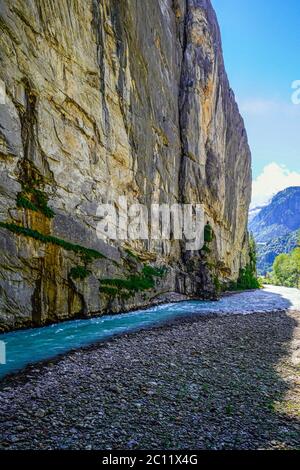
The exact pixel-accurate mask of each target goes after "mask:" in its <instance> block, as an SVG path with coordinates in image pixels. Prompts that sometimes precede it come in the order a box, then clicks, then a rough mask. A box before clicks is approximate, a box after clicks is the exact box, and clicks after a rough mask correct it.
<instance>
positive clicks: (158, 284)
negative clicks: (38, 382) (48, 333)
mask: <svg viewBox="0 0 300 470" xmlns="http://www.w3.org/2000/svg"><path fill="white" fill-rule="evenodd" d="M0 60H1V68H0V79H1V80H2V82H4V83H5V87H6V102H5V104H0V166H1V179H0V250H1V251H0V319H1V326H0V328H1V329H2V330H5V329H11V328H17V327H20V326H29V325H37V324H44V323H47V322H51V321H57V320H62V319H66V318H74V317H76V316H88V315H95V314H99V313H103V312H106V311H118V310H123V309H125V308H133V307H136V306H140V305H147V304H149V303H150V302H151V301H152V299H153V298H154V297H155V296H156V295H158V294H160V293H161V292H171V291H177V292H180V293H185V294H189V295H211V294H212V293H213V291H214V283H216V280H217V279H218V280H221V281H224V282H226V281H229V280H234V279H236V278H237V277H238V273H239V270H240V268H241V266H244V265H245V264H246V263H247V260H248V237H247V213H248V207H249V202H250V192H251V189H250V188H251V161H250V160H251V158H250V151H249V147H248V144H247V136H246V132H245V129H244V125H243V121H242V118H241V117H240V115H239V111H238V108H237V105H236V103H235V100H234V96H233V93H232V91H231V89H230V87H229V84H228V80H227V76H226V73H225V69H224V64H223V58H222V49H221V40H220V33H219V28H218V24H217V20H216V16H215V13H214V11H213V9H212V6H211V4H210V1H208V0H145V1H139V2H136V1H134V0H123V1H119V0H85V1H83V0H72V1H71V0H63V1H58V0H51V1H49V0H32V1H31V2H24V1H23V0H2V1H1V3H0ZM119 196H126V197H127V199H128V204H129V205H130V204H131V203H137V202H139V203H142V204H146V205H147V206H148V207H149V206H150V204H153V203H157V204H162V203H168V204H173V203H202V204H203V206H204V208H205V211H206V215H207V218H208V219H209V220H210V223H211V225H212V227H213V230H214V233H215V238H214V240H213V242H212V243H211V246H210V253H207V252H205V253H204V252H203V251H202V252H185V251H184V247H183V245H182V244H181V243H179V242H178V241H174V240H171V241H169V240H156V241H153V240H152V241H130V242H122V241H115V242H113V241H103V240H100V239H99V238H98V237H97V235H96V226H97V223H98V222H99V218H98V217H97V207H98V205H99V204H100V203H107V202H113V203H114V204H116V205H117V204H118V198H119ZM85 248H86V249H85ZM89 250H94V251H89ZM162 264H163V265H164V266H166V267H167V271H166V272H165V273H164V275H163V276H161V272H160V271H159V270H157V269H156V268H155V269H154V270H153V272H152V274H151V273H150V274H149V273H148V274H147V275H145V269H146V271H147V269H148V271H149V266H150V265H151V266H160V265H162ZM153 273H154V274H153ZM132 276H137V277H139V279H138V280H137V279H132ZM103 278H106V279H110V282H108V283H106V284H105V282H102V285H103V284H105V285H104V288H102V289H101V288H100V291H99V279H103ZM118 279H123V280H124V279H125V281H124V282H125V283H124V282H123V284H122V282H121V283H120V282H119V283H118V282H117V280H118ZM141 279H142V280H143V281H145V279H146V281H147V282H148V284H147V283H146V288H145V289H143V286H142V287H141V288H136V289H132V285H131V284H132V283H133V284H134V283H135V282H137V283H138V284H139V282H138V281H139V280H141ZM113 280H114V281H113ZM128 280H129V281H130V282H131V284H130V285H129V284H128ZM214 281H215V282H214ZM126 282H127V284H126ZM149 282H150V284H149ZM151 283H152V284H153V285H152V284H151ZM142 284H143V283H142ZM149 285H150V287H152V288H151V289H148V287H149ZM100 286H101V282H100ZM153 286H154V287H153ZM136 291H138V292H136ZM121 294H122V295H121Z"/></svg>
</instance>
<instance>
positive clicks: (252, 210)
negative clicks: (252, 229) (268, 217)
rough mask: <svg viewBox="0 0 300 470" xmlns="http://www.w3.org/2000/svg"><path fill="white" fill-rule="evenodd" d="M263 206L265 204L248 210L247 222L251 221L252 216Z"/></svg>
mask: <svg viewBox="0 0 300 470" xmlns="http://www.w3.org/2000/svg"><path fill="white" fill-rule="evenodd" d="M263 207H265V206H256V207H253V208H252V209H250V210H249V223H250V222H252V220H253V219H254V217H256V216H257V214H258V213H259V212H260V211H261V210H262V208H263Z"/></svg>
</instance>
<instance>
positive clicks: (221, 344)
mask: <svg viewBox="0 0 300 470" xmlns="http://www.w3.org/2000/svg"><path fill="white" fill-rule="evenodd" d="M299 322H300V314H299V313H296V312H289V313H274V314H270V313H268V314H266V313H265V314H262V313H260V314H253V315H247V316H242V315H240V316H237V315H235V316H224V317H215V318H197V319H189V320H185V321H181V322H180V323H178V322H177V323H175V324H173V325H169V326H164V327H160V328H156V329H152V330H150V331H141V332H138V333H133V334H129V335H126V336H123V337H120V338H116V339H114V340H111V341H109V342H107V343H104V344H102V345H100V346H97V347H96V346H95V347H92V348H90V349H88V350H84V351H77V352H74V353H70V354H68V355H66V356H64V357H63V358H61V359H59V360H56V361H54V362H52V363H50V364H48V365H47V366H33V367H30V368H29V369H28V370H27V371H26V372H23V373H20V374H18V375H17V376H15V377H14V378H12V379H9V380H6V381H4V382H3V383H2V385H1V387H0V402H1V412H0V413H1V423H0V435H1V442H2V444H1V445H2V447H3V448H8V449H62V448H66V449H135V448H138V449H160V450H162V449H184V448H185V449H232V448H234V449H260V448H263V449H270V448H271V449H296V448H298V449H299V448H300V349H299V348H300V326H299Z"/></svg>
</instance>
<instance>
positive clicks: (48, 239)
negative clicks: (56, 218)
mask: <svg viewBox="0 0 300 470" xmlns="http://www.w3.org/2000/svg"><path fill="white" fill-rule="evenodd" d="M0 227H2V228H5V229H7V230H9V231H10V232H13V233H16V234H17V235H23V236H25V237H30V238H33V239H35V240H38V241H40V242H42V243H53V244H54V245H58V246H60V247H61V248H63V249H64V250H66V251H73V252H74V253H78V254H79V255H81V256H82V257H83V258H84V260H85V261H86V262H89V261H92V260H93V259H99V258H104V255H103V254H102V253H100V252H99V251H97V250H93V249H91V248H86V247H84V246H81V245H77V244H74V243H70V242H67V241H66V240H63V239H61V238H57V237H54V236H53V235H44V234H43V233H41V232H38V231H37V230H33V229H31V228H27V227H23V226H22V225H16V224H10V223H7V222H0Z"/></svg>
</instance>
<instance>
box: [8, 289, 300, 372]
mask: <svg viewBox="0 0 300 470" xmlns="http://www.w3.org/2000/svg"><path fill="white" fill-rule="evenodd" d="M275 309H277V310H287V309H294V310H299V311H300V293H299V290H298V289H288V288H279V287H272V286H269V287H267V288H266V289H264V290H261V291H255V292H243V293H240V294H235V295H232V296H227V297H223V298H222V299H221V300H220V301H217V302H204V301H186V302H179V303H171V304H165V305H159V306H155V307H151V308H149V309H147V310H137V311H135V312H130V313H121V314H118V315H105V316H102V317H96V318H90V319H86V320H71V321H66V322H63V323H58V324H54V325H51V326H45V327H41V328H32V329H27V330H19V331H14V332H11V333H5V334H2V335H0V341H3V342H4V343H5V348H6V364H0V377H4V376H5V375H6V374H9V373H11V372H15V371H17V370H19V369H22V368H23V367H25V366H26V365H28V364H31V363H34V362H38V361H41V360H45V359H50V358H53V357H55V356H57V355H59V354H61V353H65V352H67V351H70V350H71V349H76V348H80V347H82V346H86V345H89V344H92V343H96V342H99V341H102V340H104V339H106V338H109V337H111V336H113V335H116V334H120V333H126V332H130V331H133V330H136V329H141V328H147V327H150V326H153V325H157V324H159V323H162V322H165V321H167V320H172V319H175V318H181V317H187V316H191V315H193V316H195V315H205V314H224V315H225V314H249V313H253V312H262V311H263V312H272V311H274V310H275Z"/></svg>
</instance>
